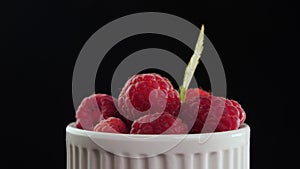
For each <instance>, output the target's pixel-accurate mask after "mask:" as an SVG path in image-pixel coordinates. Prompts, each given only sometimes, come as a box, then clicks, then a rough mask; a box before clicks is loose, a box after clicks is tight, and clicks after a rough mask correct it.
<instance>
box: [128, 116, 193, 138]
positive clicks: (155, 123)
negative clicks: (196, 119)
mask: <svg viewBox="0 0 300 169" xmlns="http://www.w3.org/2000/svg"><path fill="white" fill-rule="evenodd" d="M162 133H163V134H186V133H188V128H187V125H186V124H184V123H182V121H181V119H179V118H177V119H176V117H174V116H173V115H171V114H169V113H162V114H161V113H154V114H149V115H145V116H143V117H140V118H139V119H137V120H135V121H134V122H133V124H132V128H131V131H130V134H162Z"/></svg>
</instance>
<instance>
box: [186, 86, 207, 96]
mask: <svg viewBox="0 0 300 169" xmlns="http://www.w3.org/2000/svg"><path fill="white" fill-rule="evenodd" d="M198 96H210V93H208V92H207V91H205V90H203V89H200V88H191V89H188V90H187V91H186V98H192V97H198Z"/></svg>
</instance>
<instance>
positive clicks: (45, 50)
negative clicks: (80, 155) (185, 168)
mask: <svg viewBox="0 0 300 169" xmlns="http://www.w3.org/2000/svg"><path fill="white" fill-rule="evenodd" d="M1 7H3V8H4V10H1V13H2V14H1V18H2V17H3V19H2V23H3V24H1V25H2V26H1V30H3V31H1V34H3V36H2V38H1V39H2V40H3V41H4V44H2V46H1V47H2V48H3V50H2V54H1V65H2V66H1V69H3V70H2V74H3V76H2V78H1V81H2V82H1V83H2V85H3V84H4V86H5V87H4V88H3V89H4V90H3V95H2V97H3V98H4V100H6V101H5V102H3V103H2V104H3V106H2V108H3V111H2V115H4V116H2V120H1V122H2V124H3V125H2V131H3V132H2V136H1V138H3V140H4V143H3V149H5V148H6V147H10V146H13V147H14V148H12V149H11V148H8V149H7V150H9V151H8V152H12V153H8V154H7V155H6V157H7V158H5V161H4V166H7V167H6V168H16V167H22V168H49V169H50V168H52V169H53V168H60V169H63V168H65V165H66V164H65V158H66V155H65V127H66V125H67V124H68V123H70V122H72V121H74V120H75V118H74V115H75V110H74V108H73V103H72V93H71V87H72V83H71V80H72V72H73V68H74V64H75V61H76V58H77V56H78V53H79V51H80V50H81V47H82V46H83V45H84V43H85V42H86V41H87V39H88V38H89V37H90V36H91V35H92V34H93V33H94V32H95V31H96V30H98V29H99V28H100V27H101V26H103V25H105V24H106V23H108V22H110V21H112V20H114V19H117V18H119V17H121V16H124V15H127V14H132V13H136V12H145V11H155V12H165V13H170V14H175V15H177V16H179V17H182V18H185V19H187V20H188V21H190V22H192V23H194V24H196V25H197V26H199V27H200V25H201V24H205V26H206V35H207V36H208V37H209V38H210V40H211V41H212V43H213V44H214V46H215V48H216V49H217V51H218V52H219V55H220V57H221V60H222V62H223V65H224V67H225V71H226V77H227V81H228V84H227V85H228V97H230V98H234V99H236V100H238V101H239V102H240V103H241V104H242V105H243V107H244V109H245V110H246V112H247V120H246V122H247V123H248V124H249V125H250V126H251V129H252V130H251V168H252V169H262V168H277V167H279V168H293V166H294V164H296V157H297V156H294V155H292V154H289V153H287V151H288V150H290V149H292V151H293V150H297V149H298V148H299V146H298V145H297V144H299V142H297V141H296V134H297V121H298V120H297V116H296V114H297V113H298V110H297V109H296V107H298V106H297V103H296V101H297V100H298V99H294V97H293V96H297V91H298V89H297V88H298V86H297V85H296V82H295V80H296V79H297V78H298V77H299V75H298V74H297V68H298V67H297V62H294V61H293V60H294V59H295V58H296V57H298V56H299V52H298V51H297V46H298V44H299V43H297V41H296V39H297V37H298V33H299V32H298V29H299V27H298V24H297V23H296V22H297V20H299V17H297V14H298V13H299V12H298V11H297V8H296V6H295V4H292V3H290V2H288V1H285V2H284V3H283V2H275V1H271V0H266V1H235V0H227V1H221V2H216V1H205V2H204V1H200V0H198V1H197V3H196V1H194V2H188V1H180V2H176V1H163V0H161V1H158V2H156V1H141V0H139V1H112V0H111V1H95V0H64V1H54V0H51V1H50V0H43V1H37V0H26V1H21V0H20V1H11V2H9V4H4V5H1ZM141 41H144V42H145V43H141ZM124 44H126V45H124ZM176 46H177V47H178V46H181V47H182V51H181V50H176V49H177V48H175V47H176ZM145 47H160V48H165V49H168V50H173V51H174V52H175V53H177V54H178V55H181V56H183V55H184V56H185V55H188V54H191V51H190V50H189V49H187V48H186V47H185V46H183V45H182V44H179V43H177V42H174V41H173V40H172V39H168V38H166V37H161V36H146V35H145V36H136V37H133V38H130V39H127V40H126V41H123V43H120V44H118V45H117V46H115V47H114V48H113V49H112V51H110V52H109V54H108V55H107V58H106V59H107V60H109V58H110V57H115V58H122V57H124V56H126V55H129V54H130V53H132V52H134V51H136V50H139V49H142V48H145ZM179 49H181V48H179ZM110 61H112V59H110ZM115 62H118V59H116V60H115ZM113 70H114V69H113V66H110V65H106V66H105V65H104V66H103V67H101V68H100V69H99V73H98V75H99V76H102V77H105V78H104V79H106V80H101V81H100V80H97V81H96V83H95V84H96V90H97V92H104V93H108V92H109V86H110V73H111V72H112V71H113ZM198 72H199V71H198ZM200 74H201V71H200ZM203 79H205V73H204V74H203ZM203 81H204V80H203ZM203 81H202V82H201V83H202V85H203V87H204V88H205V89H209V84H207V83H206V82H203ZM6 94H7V95H6ZM4 152H6V151H4ZM15 156H21V158H19V157H18V158H16V157H15ZM1 165H2V166H3V164H1ZM44 165H46V166H44ZM41 166H43V167H41Z"/></svg>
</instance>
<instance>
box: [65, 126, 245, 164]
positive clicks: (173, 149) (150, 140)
mask: <svg viewBox="0 0 300 169" xmlns="http://www.w3.org/2000/svg"><path fill="white" fill-rule="evenodd" d="M249 141H250V128H249V126H248V125H246V124H243V125H242V126H241V127H240V129H238V130H233V131H226V132H216V133H205V134H187V135H129V134H112V133H99V132H93V131H85V130H81V129H77V128H75V127H74V123H71V124H69V125H68V126H67V128H66V145H67V169H249V145H250V144H249Z"/></svg>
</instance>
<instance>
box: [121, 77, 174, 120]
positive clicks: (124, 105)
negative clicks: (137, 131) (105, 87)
mask: <svg viewBox="0 0 300 169" xmlns="http://www.w3.org/2000/svg"><path fill="white" fill-rule="evenodd" d="M150 93H151V94H150ZM118 107H119V108H120V112H122V115H123V116H124V117H125V118H127V119H129V120H131V121H134V120H136V119H138V118H139V117H141V116H144V115H147V114H153V113H157V112H163V111H164V112H166V113H170V114H172V115H174V116H177V115H178V113H179V109H180V100H179V94H178V92H177V91H176V90H175V89H174V88H173V86H172V84H171V82H170V81H169V80H168V79H166V78H164V77H162V76H160V75H158V74H155V73H152V74H138V75H134V76H132V77H131V78H130V79H129V80H128V81H127V82H126V84H125V86H124V87H123V89H122V91H121V93H120V95H119V98H118ZM150 107H151V108H150ZM163 108H165V109H163Z"/></svg>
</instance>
